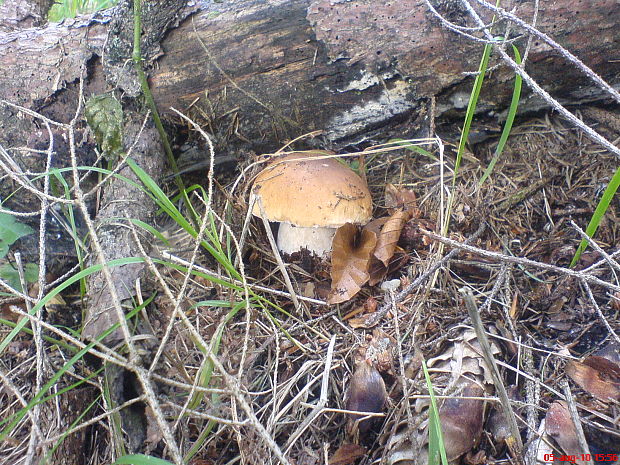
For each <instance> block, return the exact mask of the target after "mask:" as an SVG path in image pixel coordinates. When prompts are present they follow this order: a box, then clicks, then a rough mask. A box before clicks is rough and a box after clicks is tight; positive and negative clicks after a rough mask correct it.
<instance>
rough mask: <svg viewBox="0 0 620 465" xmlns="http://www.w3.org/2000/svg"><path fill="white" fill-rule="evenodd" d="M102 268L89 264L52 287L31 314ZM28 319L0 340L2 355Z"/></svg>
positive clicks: (121, 261) (136, 260) (125, 262)
mask: <svg viewBox="0 0 620 465" xmlns="http://www.w3.org/2000/svg"><path fill="white" fill-rule="evenodd" d="M142 262H144V258H142V257H127V258H118V259H116V260H111V261H109V262H108V263H107V266H109V267H115V266H121V265H128V264H131V263H142ZM101 268H102V266H101V265H92V266H89V267H88V268H86V269H84V270H82V271H80V272H79V273H76V274H74V275H73V276H71V277H70V278H68V279H67V280H66V281H64V282H63V283H61V284H59V285H58V286H56V287H55V288H54V289H52V290H51V291H50V292H49V293H47V294H46V295H45V296H44V297H43V298H42V299H41V300H40V301H39V302H38V303H37V304H36V305H34V306H33V307H32V309H31V310H30V315H35V314H36V312H37V311H38V310H39V309H40V308H43V306H44V305H46V304H47V303H48V302H49V301H50V300H51V299H52V298H54V297H55V296H57V295H58V294H60V293H61V292H62V291H64V290H65V289H66V288H68V287H69V286H71V285H72V284H73V283H75V282H77V281H79V280H80V279H82V278H85V277H86V276H88V275H90V274H92V273H95V272H97V271H100V270H101ZM28 321H30V320H28V318H23V319H21V320H20V321H19V322H18V323H17V324H16V325H15V327H14V328H13V330H12V331H11V332H10V333H9V334H8V335H7V336H6V337H5V338H4V339H3V340H2V342H0V355H2V353H3V352H4V350H5V349H6V348H7V346H8V345H9V344H10V343H11V342H12V341H13V339H15V336H17V335H18V334H19V332H20V331H21V330H22V328H23V327H24V326H26V324H27V323H28Z"/></svg>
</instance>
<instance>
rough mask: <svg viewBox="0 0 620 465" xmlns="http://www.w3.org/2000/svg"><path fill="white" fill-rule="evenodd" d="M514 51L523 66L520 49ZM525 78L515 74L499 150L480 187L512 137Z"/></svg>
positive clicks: (498, 145) (479, 183)
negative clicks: (509, 137) (511, 133)
mask: <svg viewBox="0 0 620 465" xmlns="http://www.w3.org/2000/svg"><path fill="white" fill-rule="evenodd" d="M512 50H513V51H514V55H515V62H516V63H517V64H519V65H520V64H521V54H520V53H519V49H518V48H517V47H516V46H515V45H513V46H512ZM522 82H523V78H522V77H521V75H520V74H515V86H514V89H513V91H512V100H511V101H510V107H509V108H508V114H507V116H506V122H505V123H504V128H503V130H502V135H501V136H500V138H499V142H498V143H497V148H496V149H495V154H494V155H493V159H492V160H491V162H490V163H489V166H487V169H486V170H484V173H483V174H482V177H481V178H480V181H479V182H478V185H480V186H482V184H483V183H484V181H486V179H487V178H488V177H489V176H490V174H491V172H492V171H493V168H495V164H496V163H497V161H498V160H499V157H500V155H501V154H502V152H503V151H504V147H505V145H506V142H507V141H508V136H510V131H511V130H512V124H513V123H514V120H515V116H516V114H517V108H518V107H519V99H520V98H521V86H522Z"/></svg>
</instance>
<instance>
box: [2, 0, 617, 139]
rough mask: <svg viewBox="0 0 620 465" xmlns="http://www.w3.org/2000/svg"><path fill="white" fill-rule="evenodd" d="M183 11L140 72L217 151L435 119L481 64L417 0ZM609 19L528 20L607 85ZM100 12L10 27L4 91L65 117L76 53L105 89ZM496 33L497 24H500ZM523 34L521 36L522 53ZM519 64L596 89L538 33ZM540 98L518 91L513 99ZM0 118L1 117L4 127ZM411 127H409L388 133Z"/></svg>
mask: <svg viewBox="0 0 620 465" xmlns="http://www.w3.org/2000/svg"><path fill="white" fill-rule="evenodd" d="M332 3H333V4H332ZM514 6H515V12H516V14H517V15H519V16H520V17H521V18H523V19H524V20H526V21H528V20H529V19H530V18H531V17H532V14H533V12H532V11H531V8H532V2H529V1H516V2H515V5H514ZM187 8H190V7H187ZM191 8H193V9H195V8H199V11H197V12H196V13H195V14H193V15H191V16H190V17H189V18H188V19H186V20H184V21H182V22H181V23H180V24H179V25H178V27H177V28H175V29H172V30H171V31H170V32H169V34H168V35H167V36H166V37H165V39H164V40H163V42H162V46H161V47H162V48H161V50H162V52H161V56H160V57H159V59H158V60H157V66H156V68H155V69H154V70H152V73H151V80H150V82H151V85H152V87H153V92H154V95H155V99H156V101H157V102H158V104H159V105H160V108H161V109H162V110H164V111H167V109H168V108H169V107H171V106H174V107H176V108H178V109H179V110H181V111H184V110H187V109H188V108H189V107H190V106H192V107H193V108H201V109H202V113H203V114H204V115H208V118H207V119H208V121H207V123H208V124H209V125H210V126H211V128H212V129H213V130H214V133H215V135H216V136H217V137H216V139H219V140H216V142H218V141H219V142H220V145H219V146H220V147H224V146H226V144H225V143H235V142H238V143H242V142H243V143H244V144H246V143H247V141H250V142H251V144H250V145H251V146H252V148H254V149H256V150H259V149H261V150H268V149H274V148H276V147H277V146H278V144H280V143H282V141H284V140H288V139H291V138H293V137H297V136H299V135H301V134H304V133H307V132H310V131H312V130H316V129H320V130H323V131H324V136H323V139H322V141H319V142H317V143H319V144H321V143H323V144H326V145H334V146H339V145H342V144H344V143H346V142H351V141H356V140H359V139H363V138H364V137H368V136H369V135H372V134H373V133H376V132H377V131H378V132H380V133H381V134H383V135H385V134H386V133H387V134H388V135H389V127H390V126H391V125H395V124H398V123H403V122H408V121H409V120H410V119H415V118H416V117H417V115H418V113H419V112H420V111H421V108H423V106H424V105H423V103H424V100H425V99H426V98H428V97H430V96H433V95H437V96H438V100H437V114H438V115H441V114H449V113H450V112H453V111H454V110H459V111H462V110H463V109H464V107H465V105H466V103H467V99H468V95H469V86H470V83H471V77H469V78H468V77H466V76H464V75H463V73H465V72H473V71H475V70H476V69H477V64H478V60H479V57H480V52H481V44H479V43H474V42H471V41H467V40H466V39H464V38H462V37H459V36H458V35H456V34H455V33H453V32H451V31H447V30H446V29H445V28H443V27H442V26H441V25H440V24H439V22H438V20H437V19H436V18H434V17H433V16H432V14H431V13H430V12H429V10H428V7H427V5H426V3H425V1H424V0H406V1H401V2H379V1H378V0H364V1H356V2H335V3H334V2H329V1H327V0H315V1H309V0H290V1H289V0H277V1H272V2H259V1H257V0H240V1H232V2H224V3H215V2H200V3H199V4H198V5H197V6H195V7H191ZM186 13H187V12H185V13H183V14H181V15H180V16H181V17H183V15H184V14H186ZM457 13H458V12H457ZM457 13H453V15H457ZM457 16H458V15H457ZM487 17H488V15H487ZM575 18H579V21H574V19H575ZM618 18H620V5H619V4H618V2H616V1H613V0H597V1H593V2H590V3H589V4H588V9H587V11H582V6H581V4H580V3H578V2H575V1H573V0H559V1H556V2H541V5H540V11H539V15H538V22H537V26H538V27H539V29H540V30H541V31H543V32H546V33H548V34H550V35H551V36H552V37H553V38H554V39H555V40H557V41H558V42H559V43H560V44H561V45H563V46H564V47H566V48H567V49H569V50H571V51H572V52H573V53H574V54H575V55H577V56H578V57H580V58H581V59H582V60H583V61H584V62H585V63H586V64H587V65H589V66H591V67H592V68H593V69H594V70H595V71H596V72H598V73H599V74H601V75H602V77H603V78H606V79H607V80H608V81H609V82H610V83H612V84H613V83H616V84H617V81H618V75H619V74H620V62H618V61H617V60H615V61H614V60H613V58H614V55H613V53H614V50H617V49H618V48H619V46H620V37H619V35H618V34H617V32H616V31H617V30H618V28H619V26H620V25H618V21H620V20H619V19H618ZM109 21H110V13H109V12H100V13H97V14H96V15H94V16H92V17H84V18H80V19H76V20H66V21H65V22H63V23H61V24H55V25H49V26H48V27H46V28H44V29H40V30H39V29H27V30H23V31H20V32H13V33H10V34H7V35H6V36H5V39H4V40H3V41H2V43H0V98H2V99H6V100H9V101H12V102H14V103H19V104H22V105H25V106H28V107H37V108H42V107H45V109H46V111H48V112H50V113H51V114H53V115H63V114H65V115H69V114H72V111H71V109H72V106H71V105H70V102H71V100H72V99H71V98H69V97H72V96H73V97H75V93H74V86H73V84H72V83H73V82H75V80H76V79H77V78H78V77H79V76H80V71H81V69H82V66H83V65H85V64H86V63H88V65H89V66H88V79H87V80H88V83H87V84H88V85H87V86H86V92H87V94H88V93H89V92H94V91H95V88H96V89H97V90H100V89H101V80H100V79H97V76H99V75H100V74H101V68H100V67H101V64H100V57H101V56H102V54H103V52H102V47H103V44H104V41H105V37H106V33H107V28H108V24H109ZM496 30H497V33H498V34H499V33H501V32H502V27H501V25H500V26H497V28H496ZM513 31H515V28H513ZM516 32H518V31H516ZM590 37H596V38H597V40H596V41H592V40H589V38H590ZM524 43H525V39H523V40H520V41H517V44H518V45H519V46H520V48H521V49H522V50H523V48H524ZM15 57H20V59H18V60H15ZM527 69H528V71H529V72H530V73H531V75H532V76H533V77H534V78H536V79H537V80H538V82H540V83H541V84H542V85H543V86H544V87H545V88H546V89H547V90H549V91H551V92H552V93H553V94H554V95H557V96H558V97H559V98H560V100H561V101H563V102H581V101H587V100H592V99H597V98H601V93H600V92H598V91H597V90H596V89H595V88H594V87H593V86H592V85H591V83H589V82H588V81H587V80H586V78H585V77H584V76H583V75H582V74H581V73H580V72H579V71H577V70H576V69H575V67H574V66H573V65H572V64H569V63H566V62H565V61H563V59H562V58H560V57H559V54H558V53H556V52H554V51H552V50H550V49H549V47H548V46H547V45H546V44H544V43H543V42H542V41H540V40H534V41H533V43H532V48H531V50H530V53H529V58H528V65H527ZM512 79H513V75H512V72H511V71H510V70H508V69H506V67H503V66H500V67H499V68H498V69H497V70H496V71H495V72H494V73H493V74H492V75H490V76H489V78H487V80H486V81H485V88H484V91H483V94H482V99H481V102H480V108H481V109H482V110H492V111H493V112H494V113H500V112H501V111H502V110H504V109H505V107H506V105H507V101H508V99H509V97H510V93H511V90H512V89H511V82H512ZM16 82H20V83H23V85H19V86H16V85H15V83H16ZM91 86H93V88H91ZM63 94H65V95H64V96H63ZM73 100H74V99H73ZM542 106H543V103H542V102H541V101H540V99H538V98H536V97H534V96H532V95H528V94H527V92H526V94H525V95H524V99H523V101H522V103H521V105H520V109H521V110H522V111H527V110H534V109H537V108H541V107H542ZM6 118H8V116H5V115H0V125H5V124H7V121H6ZM408 131H409V133H408ZM411 131H412V128H411V127H409V126H407V125H406V124H405V125H403V126H401V127H399V128H398V131H397V132H396V133H397V134H400V135H402V136H409V135H412V134H411ZM4 137H5V136H3V138H4ZM2 142H5V141H4V140H3V141H2Z"/></svg>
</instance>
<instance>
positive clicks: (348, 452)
mask: <svg viewBox="0 0 620 465" xmlns="http://www.w3.org/2000/svg"><path fill="white" fill-rule="evenodd" d="M364 455H366V448H365V447H363V446H359V445H357V444H351V443H349V442H345V443H344V444H342V445H341V446H340V447H339V448H338V450H337V451H336V452H334V455H332V456H331V457H330V458H329V462H328V463H329V465H350V464H353V463H355V461H356V460H357V459H359V458H360V457H363V456H364Z"/></svg>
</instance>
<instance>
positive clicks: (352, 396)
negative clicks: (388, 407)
mask: <svg viewBox="0 0 620 465" xmlns="http://www.w3.org/2000/svg"><path fill="white" fill-rule="evenodd" d="M386 400H387V391H386V390H385V382H384V381H383V378H382V377H381V375H380V374H379V372H378V371H377V369H376V368H375V367H374V366H373V365H372V363H371V362H370V361H368V360H363V361H362V362H360V363H358V364H357V367H356V368H355V373H353V376H352V377H351V381H350V385H349V393H348V396H347V410H354V411H357V412H369V413H380V412H381V411H382V410H383V406H384V404H385V401H386ZM360 418H363V415H355V414H350V419H349V425H348V427H347V430H348V431H349V432H351V433H353V432H354V431H355V427H356V425H357V424H358V423H357V420H359V419H360ZM371 426H372V419H366V420H363V421H361V422H359V425H358V427H359V432H360V433H362V434H363V433H365V432H367V431H368V430H369V429H370V427H371Z"/></svg>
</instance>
